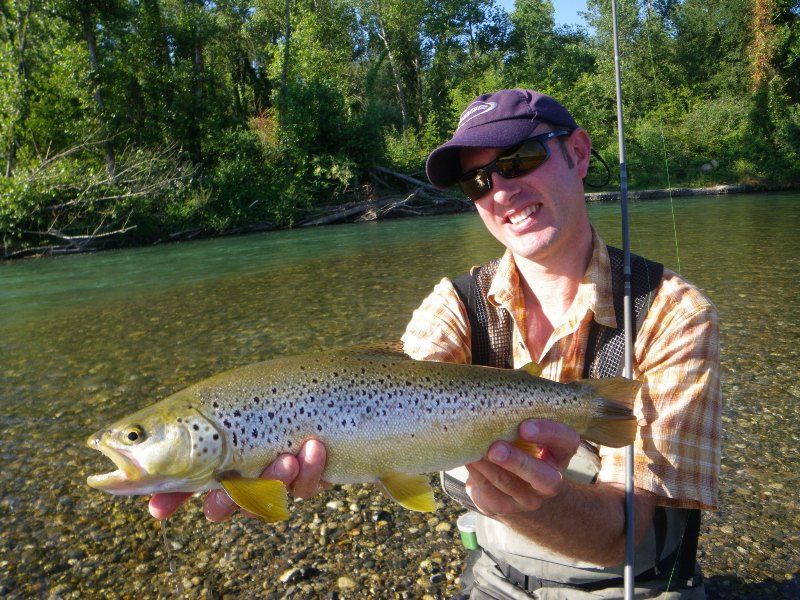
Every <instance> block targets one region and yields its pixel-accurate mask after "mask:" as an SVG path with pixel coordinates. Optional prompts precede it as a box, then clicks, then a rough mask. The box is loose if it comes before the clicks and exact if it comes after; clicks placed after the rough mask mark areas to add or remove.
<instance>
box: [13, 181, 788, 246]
mask: <svg viewBox="0 0 800 600" xmlns="http://www.w3.org/2000/svg"><path fill="white" fill-rule="evenodd" d="M407 179H408V180H409V181H408V182H409V183H411V182H414V183H416V184H418V186H419V187H418V188H417V189H415V190H414V191H412V192H411V193H410V194H408V195H400V196H391V195H387V196H382V197H380V198H373V199H369V200H365V201H357V202H349V203H345V204H339V205H334V206H328V207H325V208H323V209H320V210H319V211H318V212H316V213H314V214H309V215H306V218H305V219H303V220H300V221H299V222H297V223H295V224H294V225H293V226H287V227H280V226H278V225H276V224H274V223H270V222H259V223H252V224H248V225H245V226H239V227H234V228H230V229H225V230H222V231H209V230H206V229H202V228H196V229H188V230H183V231H177V232H173V233H170V234H169V235H168V236H166V237H162V238H160V239H157V240H155V241H153V242H149V243H136V242H135V241H133V239H132V238H128V237H126V236H125V235H124V234H121V235H119V236H113V237H102V236H98V237H91V236H86V237H83V236H82V237H76V238H72V239H70V240H67V241H66V243H58V244H52V245H43V246H37V247H29V248H15V249H14V248H3V252H2V255H0V259H5V260H9V259H16V258H34V257H35V258H41V257H46V256H58V255H63V254H79V253H84V252H97V251H99V250H116V249H120V248H133V247H137V246H138V247H141V246H150V245H159V244H166V243H174V242H184V241H190V240H199V239H209V238H215V237H225V236H233V235H245V234H250V233H263V232H265V231H276V230H281V229H292V228H300V227H315V226H319V225H335V224H341V223H357V222H369V221H378V220H384V219H391V218H403V217H420V216H431V215H443V214H454V213H459V212H471V211H473V210H475V208H474V205H473V203H472V202H471V201H469V200H468V199H466V198H464V197H463V196H462V195H461V194H457V193H453V192H442V191H441V190H437V189H436V188H433V187H432V186H430V185H428V184H426V183H423V182H422V181H419V180H416V179H413V178H411V177H407ZM797 189H800V183H780V184H776V183H737V184H725V185H715V186H710V187H701V188H688V187H678V188H670V189H650V190H630V191H628V199H629V200H631V201H642V200H656V199H660V198H669V197H673V198H679V197H692V196H719V195H727V194H751V193H763V192H778V191H791V190H797ZM620 195H621V194H620V192H618V191H602V192H589V193H587V194H586V195H585V197H586V202H588V203H592V204H595V203H610V202H619V200H620ZM62 242H63V240H62Z"/></svg>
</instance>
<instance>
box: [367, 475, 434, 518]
mask: <svg viewBox="0 0 800 600" xmlns="http://www.w3.org/2000/svg"><path fill="white" fill-rule="evenodd" d="M379 481H380V482H381V483H382V484H383V487H384V489H385V490H386V493H387V494H389V496H391V497H392V499H393V500H395V501H396V502H397V503H398V504H400V505H401V506H403V507H404V508H407V509H409V510H416V511H419V512H433V511H434V510H436V501H435V500H434V499H433V489H432V488H431V484H430V480H429V479H428V476H427V475H408V474H406V473H392V474H391V475H385V476H383V477H381V478H380V480H379Z"/></svg>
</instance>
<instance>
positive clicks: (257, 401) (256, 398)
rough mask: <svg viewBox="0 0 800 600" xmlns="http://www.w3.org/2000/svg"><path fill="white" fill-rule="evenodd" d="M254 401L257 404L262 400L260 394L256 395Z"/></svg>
mask: <svg viewBox="0 0 800 600" xmlns="http://www.w3.org/2000/svg"><path fill="white" fill-rule="evenodd" d="M253 402H254V403H255V404H258V403H259V402H261V400H259V398H258V396H256V397H254V398H253Z"/></svg>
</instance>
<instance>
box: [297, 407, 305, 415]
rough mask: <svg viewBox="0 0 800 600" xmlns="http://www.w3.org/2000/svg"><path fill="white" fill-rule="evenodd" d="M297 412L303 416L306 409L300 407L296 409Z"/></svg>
mask: <svg viewBox="0 0 800 600" xmlns="http://www.w3.org/2000/svg"><path fill="white" fill-rule="evenodd" d="M297 412H299V413H300V414H301V415H302V414H304V413H305V412H306V409H305V408H304V407H302V406H301V407H300V408H299V409H298V411H297Z"/></svg>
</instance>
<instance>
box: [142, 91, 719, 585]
mask: <svg viewBox="0 0 800 600" xmlns="http://www.w3.org/2000/svg"><path fill="white" fill-rule="evenodd" d="M590 153H591V142H590V139H589V136H588V134H587V133H586V132H585V131H584V130H582V129H581V128H580V127H578V125H577V123H575V121H574V119H573V118H572V116H571V115H570V114H569V112H568V111H567V110H566V109H565V108H564V107H563V106H561V105H560V104H559V103H558V102H556V101H555V100H553V99H552V98H550V97H548V96H545V95H543V94H539V93H537V92H533V91H530V90H501V91H500V92H497V93H495V94H487V95H484V96H481V97H479V98H478V99H476V100H475V101H474V102H473V103H471V104H470V106H469V107H468V108H467V110H465V111H464V113H463V114H462V116H461V121H460V123H459V126H458V128H457V130H456V132H455V133H454V135H453V137H452V139H451V140H449V141H448V142H447V143H445V144H444V145H443V146H441V147H439V148H437V149H436V150H435V151H434V152H433V153H432V154H431V155H430V157H429V158H428V162H427V172H428V177H429V179H430V180H431V182H432V183H433V184H434V185H436V186H438V187H442V188H444V187H450V186H452V185H456V184H458V185H460V187H461V189H462V190H463V191H464V192H465V193H466V194H467V195H468V196H469V197H470V198H471V199H472V200H474V201H475V206H476V209H477V211H478V214H479V215H480V218H481V219H482V220H483V222H484V224H485V225H486V228H487V229H488V230H489V232H490V233H491V234H492V235H494V236H495V237H496V238H497V239H498V240H499V241H500V242H501V243H502V244H503V245H504V246H505V247H506V252H505V254H504V256H503V257H502V258H501V259H500V260H499V261H497V262H495V263H493V265H492V276H491V277H490V278H488V279H486V278H485V277H484V280H485V281H484V284H485V286H484V288H480V289H482V292H481V293H480V294H479V296H480V297H479V302H480V301H482V302H483V303H484V304H483V306H484V308H485V309H487V310H489V311H496V312H497V314H501V315H502V314H505V315H507V316H508V317H509V318H507V319H506V324H505V325H503V326H502V327H499V329H503V327H505V331H501V333H503V334H504V335H505V336H506V338H508V340H509V342H510V343H509V345H510V348H508V353H509V356H510V357H511V359H512V360H511V362H512V363H513V364H512V365H508V366H513V367H517V368H518V367H520V366H522V365H524V364H526V363H528V362H530V361H531V360H534V361H536V362H538V363H539V364H540V365H541V366H542V367H543V376H545V377H548V378H550V379H554V380H558V381H571V380H575V379H579V378H581V377H582V376H583V375H585V374H586V372H587V371H586V370H585V367H586V366H587V365H588V363H589V361H590V359H592V357H591V356H587V352H588V351H587V341H588V340H589V339H590V338H591V336H592V333H591V332H592V331H593V323H595V324H597V326H599V327H606V328H609V330H611V329H613V328H615V327H616V326H617V315H616V314H615V310H614V299H615V298H614V292H613V290H612V273H611V267H610V260H609V250H607V249H606V246H605V245H604V244H603V243H602V241H601V240H600V238H599V236H598V235H597V233H596V232H595V231H594V230H593V229H592V227H591V225H590V223H589V219H588V214H587V209H586V204H585V201H584V195H583V179H584V177H585V176H586V172H587V170H588V166H589V160H590V156H591V154H590ZM455 242H456V243H457V240H456V241H455ZM486 272H487V271H486V270H485V269H484V273H486ZM462 296H463V294H460V293H459V291H457V290H456V289H455V288H454V286H453V283H452V282H451V280H449V279H444V280H442V281H441V282H440V283H439V284H438V285H437V286H436V287H435V288H434V290H433V292H432V293H431V295H430V296H428V298H426V299H425V301H424V302H423V303H422V305H421V306H420V308H419V309H418V310H417V311H415V313H414V315H413V317H412V320H411V322H410V323H409V325H408V327H407V329H406V332H405V334H404V335H403V342H404V347H405V350H406V352H407V353H408V354H409V355H410V356H412V357H413V358H415V359H420V360H441V361H450V362H472V360H473V351H474V350H475V348H474V345H473V337H474V336H477V335H479V334H481V335H482V334H483V333H485V332H483V333H482V332H479V331H473V327H476V325H475V320H474V318H473V317H474V315H473V314H471V313H470V310H472V309H470V308H469V306H468V304H469V303H468V302H465V301H464V300H463V299H462ZM648 299H649V302H648V305H649V310H647V311H646V313H643V314H642V322H641V325H640V327H639V330H638V335H637V337H636V344H635V348H634V354H635V357H634V376H635V377H637V378H638V379H640V380H641V381H642V382H643V387H642V392H640V394H639V397H638V398H637V401H636V404H635V409H634V410H635V413H636V416H637V417H638V418H639V424H640V428H639V434H638V437H637V442H636V452H635V480H634V481H635V486H636V490H635V491H636V493H635V505H636V512H635V515H636V539H637V543H638V544H639V548H645V547H646V548H648V549H649V550H648V551H647V552H644V550H643V552H644V554H645V555H646V556H647V558H646V559H645V560H646V561H650V562H653V564H639V563H637V567H638V568H637V573H639V574H640V576H639V579H641V580H642V582H641V586H640V585H639V584H638V583H637V589H638V588H639V587H642V588H643V589H646V590H647V591H643V593H647V594H651V595H650V596H649V597H653V596H652V594H653V593H654V591H658V590H661V589H663V582H662V581H661V580H660V579H659V576H661V575H662V571H663V568H664V565H663V564H661V563H663V562H664V561H663V560H661V559H663V558H664V557H665V556H667V554H668V553H670V552H671V554H669V556H670V557H672V556H675V557H679V555H680V549H681V546H682V544H681V542H682V540H683V538H684V537H685V536H684V534H685V532H686V531H687V529H686V526H685V523H686V517H685V515H684V514H683V513H682V512H680V511H681V510H682V509H710V508H715V505H716V485H717V476H718V471H719V427H720V425H719V420H720V392H719V376H718V373H719V366H718V362H719V354H718V320H717V314H716V311H715V309H714V307H713V306H712V305H711V303H710V302H709V301H708V300H707V299H705V298H704V297H703V296H702V295H701V294H700V293H699V292H698V291H697V290H696V288H694V287H692V286H691V285H690V284H688V283H686V282H685V281H684V280H683V279H681V278H680V277H679V276H677V275H675V274H674V273H671V272H669V271H667V270H664V272H663V276H662V277H661V278H660V284H659V282H658V280H657V281H656V282H653V287H652V290H651V293H650V294H649V295H648ZM495 329H498V327H495ZM494 333H497V331H494ZM495 337H497V336H495ZM501 337H502V336H501ZM592 345H593V344H592ZM601 362H602V361H601ZM601 366H602V365H601ZM519 436H520V438H521V439H523V440H524V441H527V442H533V443H535V444H537V445H538V447H539V448H540V453H539V455H538V456H536V457H534V456H531V455H530V454H527V453H525V452H523V451H522V450H520V449H518V448H517V447H516V446H514V445H511V444H507V443H505V442H496V443H495V444H493V445H492V446H491V447H490V448H489V450H488V452H487V456H486V457H485V458H484V459H482V460H480V461H478V462H476V463H473V464H471V465H467V472H468V477H467V478H466V481H465V491H466V494H467V500H466V501H465V502H466V503H467V504H469V505H472V506H474V507H475V508H476V509H477V511H479V512H480V514H481V516H480V517H479V542H480V543H481V546H482V547H483V550H482V551H481V552H480V553H479V554H478V555H476V556H477V561H476V562H475V563H474V564H472V565H470V567H469V571H470V572H468V573H466V574H465V578H464V579H465V580H466V581H469V582H472V588H471V589H468V590H467V591H466V593H471V597H473V598H486V597H511V598H515V597H518V598H525V597H541V598H545V597H563V598H573V597H582V596H581V594H584V595H586V596H587V597H588V596H589V595H591V597H617V596H619V595H620V594H621V591H620V589H619V577H618V574H619V572H620V571H619V569H618V568H617V569H615V568H614V567H615V566H618V565H620V564H621V563H622V562H623V560H624V548H625V535H624V514H625V511H624V490H623V482H624V469H623V450H621V449H620V450H616V449H610V448H603V447H601V448H599V449H596V450H595V452H594V454H591V452H590V450H586V449H585V448H584V449H580V450H579V448H581V446H580V439H579V437H578V435H577V434H576V433H575V432H574V431H573V430H572V429H570V428H569V427H567V426H565V425H561V424H558V423H554V422H550V421H543V420H531V421H526V422H525V423H522V424H521V425H520V429H519ZM587 452H588V453H589V454H587ZM576 456H577V457H579V458H580V457H582V458H583V462H584V463H585V464H590V465H591V464H594V473H591V472H589V473H588V477H584V480H586V481H584V482H580V481H579V479H580V477H579V476H578V475H575V474H574V473H575V472H577V471H579V470H580V469H579V468H577V467H575V465H576V464H577V463H579V462H580V461H578V460H577V459H576ZM587 456H588V458H587ZM573 459H575V460H573ZM592 460H594V461H595V462H594V463H592ZM587 461H588V462H587ZM571 463H572V467H573V468H571V470H570V476H568V477H565V473H566V472H567V469H568V467H570V465H571ZM324 464H325V451H324V447H323V446H322V444H320V443H319V442H318V441H315V440H310V441H309V442H307V443H306V444H305V445H304V446H303V448H302V449H301V451H300V453H299V454H298V456H297V457H294V456H290V455H284V456H281V457H279V458H278V459H277V460H276V461H275V462H274V463H273V464H272V465H271V466H270V467H269V468H268V469H267V471H266V472H265V476H267V477H273V478H278V479H281V480H283V481H284V482H286V483H287V484H288V485H290V488H291V489H292V491H293V492H294V493H295V494H296V495H298V496H300V497H304V498H305V497H309V496H311V495H313V494H314V493H316V491H317V490H318V488H319V484H320V477H321V474H322V470H323V469H324ZM583 470H584V471H585V470H586V469H583ZM589 470H590V471H591V466H590V467H589ZM584 475H586V473H584ZM186 497H187V496H186V495H178V494H175V495H156V496H154V497H153V499H152V500H151V513H152V514H153V515H154V516H156V517H158V518H164V517H166V516H168V515H169V514H171V512H173V511H174V510H175V509H176V508H177V506H178V505H179V504H180V503H181V502H182V501H184V500H185V498H186ZM657 507H669V511H672V512H667V513H666V514H667V516H663V515H664V512H665V511H664V510H663V509H657ZM233 510H234V506H233V504H232V503H231V501H230V500H229V499H228V498H227V496H225V494H224V492H222V491H217V492H212V493H210V494H209V495H208V496H207V497H206V500H205V504H204V511H205V513H206V515H207V516H208V517H209V518H210V519H212V520H219V519H223V518H227V517H228V516H229V515H230V514H231V513H232V512H233ZM684 512H685V511H684ZM673 513H674V514H673ZM675 515H677V517H675ZM673 517H675V518H673ZM660 521H665V522H666V523H667V524H666V525H663V527H662V526H656V525H657V523H658V522H660ZM654 523H655V524H656V525H654ZM675 523H677V525H676V524H675ZM654 530H655V533H654ZM659 531H661V534H659ZM676 531H677V532H678V534H679V535H678V540H677V541H676V539H674V538H675V532H676ZM664 532H666V533H664ZM692 552H693V548H692ZM648 553H649V554H648ZM660 560H661V563H659V561H660ZM677 564H678V563H677V558H675V559H674V565H673V566H675V565H677ZM674 573H675V568H673V569H672V574H674ZM681 576H682V577H683V578H684V580H683V581H681V582H679V583H677V582H676V583H674V584H673V582H671V581H670V585H672V587H673V588H675V587H683V586H684V585H685V584H686V581H685V579H686V574H685V573H683V574H682V575H681ZM661 579H663V577H662V578H661ZM637 581H638V580H637ZM659 586H661V587H659ZM690 592H692V593H694V594H695V595H694V596H692V597H702V596H699V595H698V594H700V593H702V590H701V589H700V588H696V589H694V590H690ZM680 593H682V592H678V594H680ZM663 597H664V598H666V597H681V596H680V595H677V596H675V595H672V596H666V595H665V596H663ZM687 597H688V596H687Z"/></svg>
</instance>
